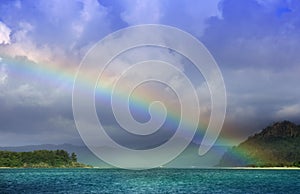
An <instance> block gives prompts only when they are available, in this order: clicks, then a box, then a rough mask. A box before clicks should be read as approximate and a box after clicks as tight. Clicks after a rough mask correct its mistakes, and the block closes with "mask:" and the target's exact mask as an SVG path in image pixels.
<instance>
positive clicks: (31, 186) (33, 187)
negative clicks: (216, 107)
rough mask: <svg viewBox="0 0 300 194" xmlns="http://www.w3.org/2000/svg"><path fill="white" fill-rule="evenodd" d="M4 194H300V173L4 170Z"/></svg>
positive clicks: (0, 173)
mask: <svg viewBox="0 0 300 194" xmlns="http://www.w3.org/2000/svg"><path fill="white" fill-rule="evenodd" d="M0 193H300V170H228V169H152V170H143V171H130V170H120V169H0Z"/></svg>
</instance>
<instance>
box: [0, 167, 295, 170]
mask: <svg viewBox="0 0 300 194" xmlns="http://www.w3.org/2000/svg"><path fill="white" fill-rule="evenodd" d="M1 169H100V170H105V169H119V168H101V167H49V168H28V167H27V168H25V167H0V170H1ZM154 169H187V170H189V169H203V170H300V167H199V168H197V167H193V168H154ZM120 170H124V169H120ZM147 170H148V169H147Z"/></svg>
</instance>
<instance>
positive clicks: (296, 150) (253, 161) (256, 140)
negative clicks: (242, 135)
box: [218, 121, 300, 167]
mask: <svg viewBox="0 0 300 194" xmlns="http://www.w3.org/2000/svg"><path fill="white" fill-rule="evenodd" d="M218 166H219V167H300V126H299V125H296V124H294V123H292V122H290V121H282V122H276V123H274V124H273V125H270V126H268V127H266V128H265V129H263V130H262V131H261V132H260V133H257V134H255V135H253V136H250V137H249V138H248V139H247V140H246V141H244V142H242V143H241V144H239V145H238V146H234V147H232V148H231V149H229V150H228V151H227V152H226V153H225V154H224V155H223V157H222V158H221V160H220V162H219V165H218Z"/></svg>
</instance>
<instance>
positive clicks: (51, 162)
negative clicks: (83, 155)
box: [0, 150, 92, 168]
mask: <svg viewBox="0 0 300 194" xmlns="http://www.w3.org/2000/svg"><path fill="white" fill-rule="evenodd" d="M91 167H92V166H89V165H85V164H82V163H79V162H77V156H76V154H75V153H72V154H69V153H68V152H66V151H65V150H36V151H32V152H12V151H0V168H91Z"/></svg>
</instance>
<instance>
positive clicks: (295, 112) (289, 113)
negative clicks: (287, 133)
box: [275, 104, 300, 119]
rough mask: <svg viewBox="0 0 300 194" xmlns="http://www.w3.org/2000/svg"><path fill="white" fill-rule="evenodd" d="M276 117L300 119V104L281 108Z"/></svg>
mask: <svg viewBox="0 0 300 194" xmlns="http://www.w3.org/2000/svg"><path fill="white" fill-rule="evenodd" d="M275 115H276V117H278V118H281V119H284V118H289V117H299V115H300V104H293V105H287V106H283V107H281V109H279V110H278V111H277V112H276V114H275Z"/></svg>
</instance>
